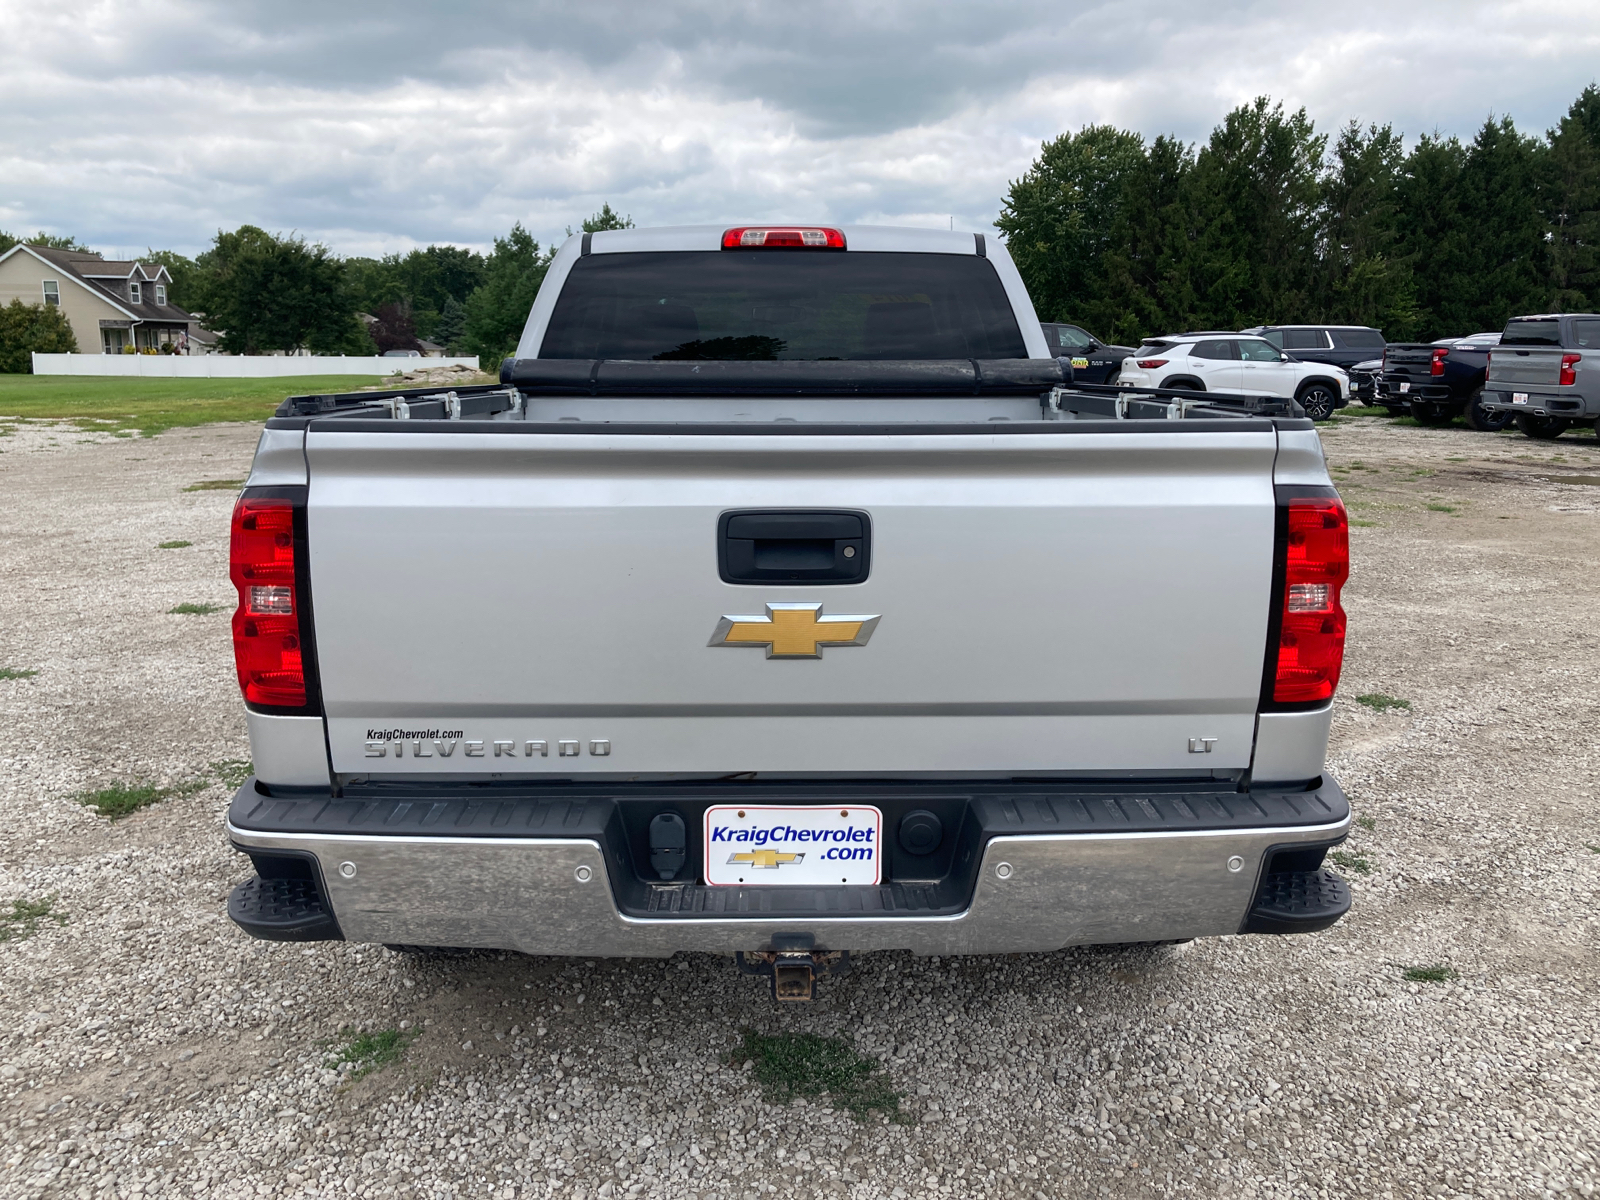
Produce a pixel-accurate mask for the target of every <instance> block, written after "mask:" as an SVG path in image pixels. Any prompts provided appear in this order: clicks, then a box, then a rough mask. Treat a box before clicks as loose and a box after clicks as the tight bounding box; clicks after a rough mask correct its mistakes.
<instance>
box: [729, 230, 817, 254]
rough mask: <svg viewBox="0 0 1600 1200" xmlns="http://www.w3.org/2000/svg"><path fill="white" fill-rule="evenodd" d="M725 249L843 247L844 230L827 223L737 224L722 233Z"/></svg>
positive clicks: (814, 248) (815, 248)
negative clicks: (795, 224)
mask: <svg viewBox="0 0 1600 1200" xmlns="http://www.w3.org/2000/svg"><path fill="white" fill-rule="evenodd" d="M722 248H723V249H724V250H777V249H789V250H843V249H844V233H843V232H842V231H841V230H838V229H829V228H827V227H826V226H819V225H814V226H811V227H809V228H807V227H805V226H782V225H736V226H735V227H734V228H732V229H729V230H726V231H724V233H723V235H722Z"/></svg>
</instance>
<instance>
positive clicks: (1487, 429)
mask: <svg viewBox="0 0 1600 1200" xmlns="http://www.w3.org/2000/svg"><path fill="white" fill-rule="evenodd" d="M1511 417H1512V414H1511V413H1508V412H1489V411H1488V410H1487V409H1485V408H1484V407H1483V389H1482V388H1479V389H1478V390H1477V391H1475V392H1473V393H1472V396H1471V398H1470V399H1468V401H1467V407H1466V409H1465V410H1464V411H1463V412H1462V414H1461V419H1462V420H1464V421H1465V422H1466V423H1467V428H1468V429H1476V430H1477V431H1478V432H1479V433H1499V432H1500V431H1501V430H1502V429H1504V428H1505V427H1506V426H1507V425H1509V424H1511Z"/></svg>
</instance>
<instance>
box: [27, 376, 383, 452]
mask: <svg viewBox="0 0 1600 1200" xmlns="http://www.w3.org/2000/svg"><path fill="white" fill-rule="evenodd" d="M379 381H380V377H379V376H376V375H372V376H367V375H296V376H289V377H286V378H280V379H132V378H122V377H118V376H114V375H113V376H104V375H0V417H22V418H24V419H25V420H34V421H44V420H56V421H71V422H73V423H75V424H78V425H82V426H85V427H87V428H94V429H108V430H113V431H119V430H130V431H131V430H137V431H138V432H140V433H142V434H144V436H145V437H152V436H154V435H155V434H158V433H160V432H161V431H162V430H163V429H173V428H175V427H178V426H186V425H209V424H211V423H212V422H214V421H265V420H266V419H267V418H268V417H270V416H271V415H272V411H273V409H275V408H277V407H278V405H279V404H280V403H281V402H282V401H283V398H284V397H285V396H304V395H309V394H312V393H318V392H353V391H355V390H356V389H357V388H360V387H365V386H366V385H367V384H369V383H378V382H379Z"/></svg>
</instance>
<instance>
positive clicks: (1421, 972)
mask: <svg viewBox="0 0 1600 1200" xmlns="http://www.w3.org/2000/svg"><path fill="white" fill-rule="evenodd" d="M1405 978H1406V982H1407V983H1449V982H1450V981H1451V980H1452V979H1459V978H1461V976H1460V974H1459V973H1458V972H1457V971H1456V969H1455V968H1454V967H1444V966H1435V967H1407V968H1406V974H1405Z"/></svg>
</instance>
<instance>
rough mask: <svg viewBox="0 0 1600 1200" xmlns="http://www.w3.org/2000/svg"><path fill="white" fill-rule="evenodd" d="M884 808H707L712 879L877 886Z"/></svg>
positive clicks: (707, 871)
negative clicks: (881, 809) (882, 809)
mask: <svg viewBox="0 0 1600 1200" xmlns="http://www.w3.org/2000/svg"><path fill="white" fill-rule="evenodd" d="M882 840H883V813H882V812H880V811H879V810H878V809H876V808H874V807H872V806H871V805H870V804H864V805H859V806H857V805H828V806H824V805H820V804H818V805H759V804H755V805H753V804H744V805H736V804H723V805H713V806H712V807H710V808H708V809H706V817H705V879H706V882H707V883H709V884H720V885H723V886H737V885H739V884H745V885H755V884H763V885H767V886H771V885H774V884H777V885H798V886H804V887H820V886H824V885H840V884H860V885H866V886H871V885H873V884H876V883H878V882H879V881H880V880H881V879H882V877H883V854H882Z"/></svg>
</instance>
